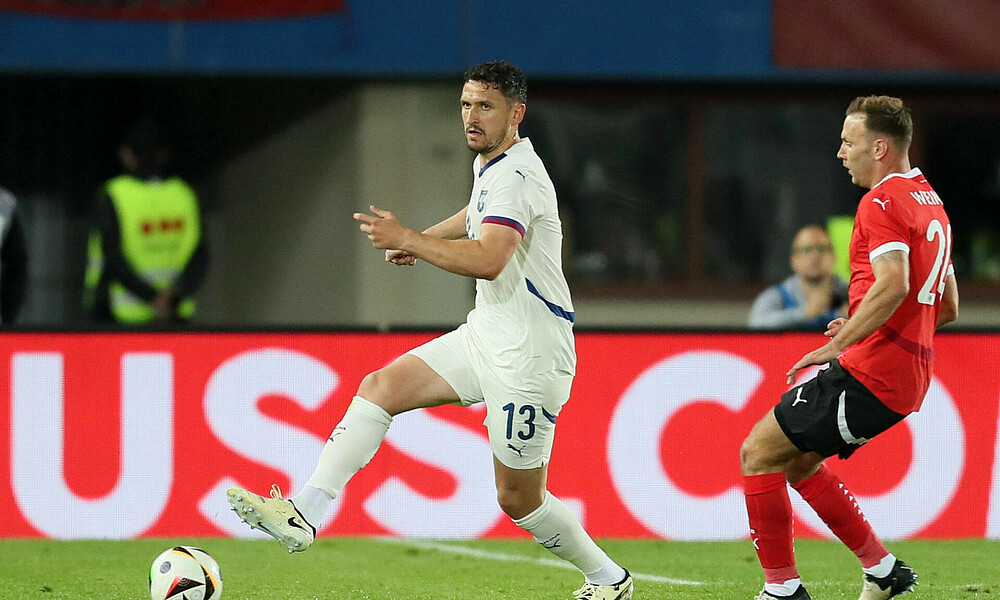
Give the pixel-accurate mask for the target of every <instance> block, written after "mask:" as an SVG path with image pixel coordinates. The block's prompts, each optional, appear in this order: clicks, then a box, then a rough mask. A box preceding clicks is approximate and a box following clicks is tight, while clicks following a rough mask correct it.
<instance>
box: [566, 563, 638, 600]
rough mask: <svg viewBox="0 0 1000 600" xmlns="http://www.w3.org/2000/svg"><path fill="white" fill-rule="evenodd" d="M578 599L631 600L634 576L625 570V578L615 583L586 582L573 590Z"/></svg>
mask: <svg viewBox="0 0 1000 600" xmlns="http://www.w3.org/2000/svg"><path fill="white" fill-rule="evenodd" d="M573 597H574V598H576V600H629V598H631V597H632V576H631V575H629V572H628V570H627V569H626V570H625V579H622V580H621V581H619V582H618V583H616V584H614V585H597V584H594V583H585V584H583V587H582V588H580V589H578V590H576V591H575V592H573Z"/></svg>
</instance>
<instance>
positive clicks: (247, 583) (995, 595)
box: [0, 537, 1000, 600]
mask: <svg viewBox="0 0 1000 600" xmlns="http://www.w3.org/2000/svg"><path fill="white" fill-rule="evenodd" d="M177 544H189V545H195V546H199V547H201V548H203V549H205V550H206V551H208V552H209V553H210V554H211V555H212V556H214V557H215V558H216V560H217V561H218V562H219V565H220V567H221V569H222V579H223V584H224V587H223V598H224V599H225V600H244V599H247V600H257V599H271V598H282V599H287V600H316V599H319V600H325V599H353V600H469V599H481V598H490V599H495V600H547V599H552V600H556V599H564V600H565V599H569V598H571V597H572V591H573V590H574V589H576V588H577V587H579V584H580V583H581V582H582V578H581V576H580V575H579V574H578V573H577V572H575V571H574V570H571V569H567V568H563V567H562V566H561V565H559V564H558V563H557V562H555V561H553V560H552V558H553V557H552V556H551V555H550V554H548V553H547V552H546V551H545V550H543V549H542V548H540V547H538V546H537V545H536V544H534V543H533V542H531V541H530V540H490V541H475V542H425V541H405V540H381V539H368V538H330V537H327V538H321V539H320V540H318V541H317V542H316V544H315V545H313V547H312V548H310V549H309V551H308V552H305V553H301V554H294V555H290V554H288V553H287V552H284V551H283V548H282V547H281V546H279V545H278V544H277V543H276V542H270V541H239V540H231V539H221V538H211V539H183V540H180V539H169V540H167V539H144V540H137V541H128V542H111V541H79V542H60V541H50V540H9V539H8V540H0V598H10V599H15V598H16V599H19V600H20V599H27V598H43V599H53V600H54V599H62V598H67V599H70V598H71V599H77V598H80V599H83V598H101V599H105V600H125V599H128V600H142V599H144V598H148V592H147V588H146V576H147V574H148V572H149V565H150V564H151V562H152V560H153V558H155V557H156V555H157V554H159V553H160V552H161V551H162V550H165V549H166V548H168V547H171V546H174V545H177ZM601 546H602V547H603V548H604V549H605V550H607V551H608V553H609V554H610V555H611V556H613V557H614V558H615V559H616V560H618V561H619V562H620V563H621V564H623V565H624V566H626V567H627V568H628V569H629V570H631V571H632V572H633V574H634V575H635V576H636V582H635V589H636V591H635V598H636V599H637V600H638V599H647V598H648V599H658V598H664V599H671V600H673V599H676V600H686V599H695V598H697V599H699V600H701V599H718V600H749V599H751V598H753V597H754V595H755V594H756V593H757V592H759V591H760V587H761V583H762V581H763V580H762V575H761V572H760V567H759V566H758V565H757V560H756V557H755V556H754V554H753V548H752V546H751V545H750V544H749V542H713V543H694V542H664V541H653V540H638V541H637V540H604V541H602V542H601ZM889 548H890V550H892V551H893V552H895V553H896V554H897V555H898V556H900V557H901V558H903V559H904V560H906V561H907V562H908V563H910V564H911V565H912V566H913V567H914V568H915V569H916V571H917V573H918V574H919V576H920V585H919V586H918V587H917V591H916V593H915V594H913V595H909V596H905V598H906V600H910V599H912V600H920V599H931V598H934V599H938V598H941V599H958V600H965V599H968V600H972V599H987V598H989V599H994V600H1000V542H998V541H985V540H955V541H905V542H896V543H892V544H889ZM796 556H797V558H798V562H799V572H800V573H801V575H802V578H803V582H804V583H805V584H806V585H807V587H808V589H809V592H810V594H811V595H812V596H813V598H814V599H816V600H827V599H830V600H832V599H850V600H854V599H855V598H857V596H858V592H859V590H860V587H861V586H860V580H861V575H860V573H861V571H860V567H859V566H858V563H857V561H856V559H855V558H854V556H853V555H852V554H851V553H850V552H849V551H848V550H847V549H846V548H844V547H843V546H841V545H840V544H838V543H835V542H829V541H818V540H805V541H800V542H797V543H796Z"/></svg>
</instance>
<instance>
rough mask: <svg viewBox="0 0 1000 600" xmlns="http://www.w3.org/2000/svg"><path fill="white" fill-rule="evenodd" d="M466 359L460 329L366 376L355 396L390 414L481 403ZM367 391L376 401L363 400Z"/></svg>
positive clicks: (473, 374)
mask: <svg viewBox="0 0 1000 600" xmlns="http://www.w3.org/2000/svg"><path fill="white" fill-rule="evenodd" d="M469 356H470V353H469V348H468V340H467V338H466V333H465V329H464V326H463V327H460V328H458V329H456V330H455V331H451V332H448V333H446V334H444V335H442V336H439V337H436V338H434V339H433V340H431V341H429V342H427V343H425V344H423V345H421V346H418V347H416V348H414V349H412V350H410V351H409V352H407V353H406V354H404V355H403V356H401V357H399V358H398V359H396V360H395V361H393V362H392V364H390V365H389V366H387V367H385V368H384V369H380V370H378V371H376V372H375V373H372V374H370V375H369V376H368V377H366V378H365V381H363V382H362V384H361V388H359V394H360V395H361V396H362V397H364V398H366V399H369V400H371V401H372V402H375V403H376V404H379V405H380V406H382V407H383V408H385V409H386V411H387V412H389V413H390V414H398V413H400V412H404V411H407V410H411V409H414V408H425V407H429V406H438V405H441V404H454V403H462V404H472V403H475V402H482V400H483V395H482V391H481V390H480V386H479V379H478V376H477V375H476V372H475V370H474V369H473V367H472V364H471V362H470V359H469ZM369 391H370V393H372V394H373V395H374V396H376V398H378V399H370V398H368V397H367V396H365V392H369ZM383 404H388V405H389V406H388V407H387V406H383ZM391 409H392V410H391Z"/></svg>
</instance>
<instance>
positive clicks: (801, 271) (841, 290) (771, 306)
mask: <svg viewBox="0 0 1000 600" xmlns="http://www.w3.org/2000/svg"><path fill="white" fill-rule="evenodd" d="M791 265H792V272H793V273H794V274H793V275H792V276H791V277H789V278H788V279H785V280H784V281H782V282H781V283H779V284H778V285H774V286H771V287H769V288H767V289H766V290H764V291H763V292H762V293H761V294H760V295H759V296H757V299H756V300H754V303H753V307H752V308H751V309H750V323H749V324H750V327H751V328H753V329H824V328H826V324H827V323H829V322H830V321H832V320H833V319H835V318H837V317H841V316H846V311H847V282H845V281H844V280H843V279H841V278H840V277H839V276H837V275H835V274H834V273H833V265H834V254H833V246H832V244H831V243H830V236H828V235H827V233H826V231H825V230H823V228H822V227H820V226H818V225H807V226H805V227H803V228H802V229H800V230H799V231H798V233H796V234H795V239H794V240H793V241H792V258H791Z"/></svg>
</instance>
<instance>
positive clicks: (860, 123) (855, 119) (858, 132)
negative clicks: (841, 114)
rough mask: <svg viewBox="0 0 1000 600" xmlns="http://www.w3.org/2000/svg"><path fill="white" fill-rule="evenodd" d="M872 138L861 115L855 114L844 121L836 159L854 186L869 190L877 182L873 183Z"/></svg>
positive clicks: (873, 147)
mask: <svg viewBox="0 0 1000 600" xmlns="http://www.w3.org/2000/svg"><path fill="white" fill-rule="evenodd" d="M876 148H877V146H876V144H875V140H874V136H873V135H871V132H869V131H868V128H867V127H866V126H865V117H864V115H863V114H858V113H855V114H853V115H848V116H847V118H846V119H844V129H843V131H841V133H840V151H839V152H837V158H839V159H840V160H841V162H843V164H844V166H845V167H846V168H847V172H848V173H849V174H850V175H851V182H852V183H854V184H855V185H860V186H861V187H864V188H868V189H871V187H872V186H873V185H875V184H876V183H877V182H876V181H873V180H872V179H873V177H874V175H875V168H876V166H877V164H878V161H876V160H875V150H876Z"/></svg>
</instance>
